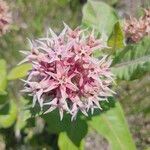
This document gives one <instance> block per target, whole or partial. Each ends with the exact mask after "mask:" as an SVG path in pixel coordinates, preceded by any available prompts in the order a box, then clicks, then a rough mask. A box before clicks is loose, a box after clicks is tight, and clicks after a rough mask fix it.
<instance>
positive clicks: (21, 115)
mask: <svg viewBox="0 0 150 150" xmlns="http://www.w3.org/2000/svg"><path fill="white" fill-rule="evenodd" d="M27 103H28V101H27V99H25V98H23V97H20V99H19V104H18V105H19V107H18V109H17V111H18V115H17V121H16V124H15V129H16V130H21V129H22V128H24V127H25V125H26V124H27V120H28V119H29V118H30V117H31V114H30V110H29V109H26V108H25V107H26V106H27Z"/></svg>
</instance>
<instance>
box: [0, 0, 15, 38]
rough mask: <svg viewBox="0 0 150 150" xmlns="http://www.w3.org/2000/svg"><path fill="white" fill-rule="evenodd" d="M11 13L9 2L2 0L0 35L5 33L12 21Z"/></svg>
mask: <svg viewBox="0 0 150 150" xmlns="http://www.w3.org/2000/svg"><path fill="white" fill-rule="evenodd" d="M11 20H12V19H11V14H10V12H9V7H8V5H7V3H6V2H5V1H3V0H0V36H1V35H3V34H5V33H6V31H7V30H8V29H9V25H10V23H11Z"/></svg>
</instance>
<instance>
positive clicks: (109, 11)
mask: <svg viewBox="0 0 150 150" xmlns="http://www.w3.org/2000/svg"><path fill="white" fill-rule="evenodd" d="M117 21H118V16H117V15H116V13H115V11H114V9H113V8H111V7H110V6H109V5H107V4H105V3H103V2H99V1H94V0H88V2H87V4H86V5H85V6H84V7H83V19H82V23H83V25H85V26H86V27H91V28H95V29H97V30H98V31H99V32H100V33H105V34H107V35H108V36H109V35H110V33H111V32H112V30H113V27H114V24H115V23H116V22H117Z"/></svg>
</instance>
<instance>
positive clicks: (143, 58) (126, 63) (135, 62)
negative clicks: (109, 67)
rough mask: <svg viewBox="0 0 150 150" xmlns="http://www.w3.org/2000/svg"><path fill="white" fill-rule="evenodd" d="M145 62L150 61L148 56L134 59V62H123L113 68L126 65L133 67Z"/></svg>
mask: <svg viewBox="0 0 150 150" xmlns="http://www.w3.org/2000/svg"><path fill="white" fill-rule="evenodd" d="M147 61H150V55H148V56H143V57H140V58H136V59H134V60H130V61H127V62H123V63H120V64H116V65H114V66H113V67H123V66H126V65H133V64H138V63H144V62H147Z"/></svg>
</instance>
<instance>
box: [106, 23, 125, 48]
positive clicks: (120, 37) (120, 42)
mask: <svg viewBox="0 0 150 150" xmlns="http://www.w3.org/2000/svg"><path fill="white" fill-rule="evenodd" d="M108 46H109V47H111V48H112V49H113V51H115V50H116V49H120V48H123V47H124V46H125V44H124V34H123V31H122V29H121V26H120V23H119V22H117V23H116V24H115V26H114V29H113V31H112V34H111V35H110V37H109V39H108Z"/></svg>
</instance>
